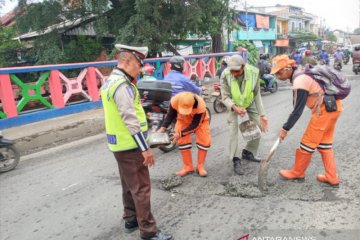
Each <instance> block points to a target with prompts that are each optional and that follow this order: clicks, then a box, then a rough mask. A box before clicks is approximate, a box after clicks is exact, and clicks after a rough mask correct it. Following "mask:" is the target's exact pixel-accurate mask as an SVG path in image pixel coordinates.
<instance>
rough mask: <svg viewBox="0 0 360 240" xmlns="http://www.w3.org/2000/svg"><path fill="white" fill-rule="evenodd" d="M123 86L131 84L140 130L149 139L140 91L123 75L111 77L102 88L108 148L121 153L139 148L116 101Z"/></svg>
mask: <svg viewBox="0 0 360 240" xmlns="http://www.w3.org/2000/svg"><path fill="white" fill-rule="evenodd" d="M121 84H129V86H131V87H132V89H133V90H134V91H133V92H134V93H135V98H134V107H135V111H136V116H137V119H138V121H139V123H140V129H141V131H142V132H143V134H144V135H145V137H147V130H148V125H147V120H146V114H145V111H144V109H143V107H142V106H141V102H140V98H139V91H138V90H137V88H136V86H135V85H134V84H132V83H130V82H129V81H127V80H126V78H125V77H124V76H121V75H110V77H109V78H108V79H107V80H106V82H105V83H104V85H103V86H102V87H101V100H102V103H103V106H104V112H105V129H106V134H107V139H108V146H109V148H110V150H111V151H113V152H119V151H126V150H131V149H136V148H138V146H137V144H136V142H135V140H134V139H133V137H132V136H131V133H130V131H129V130H128V128H127V127H126V125H125V123H124V121H123V119H122V118H121V116H120V114H119V112H118V109H117V106H116V103H115V100H114V94H115V92H116V89H117V88H118V87H119V86H120V85H121Z"/></svg>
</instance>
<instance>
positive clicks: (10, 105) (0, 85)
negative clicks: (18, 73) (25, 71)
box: [0, 74, 18, 118]
mask: <svg viewBox="0 0 360 240" xmlns="http://www.w3.org/2000/svg"><path fill="white" fill-rule="evenodd" d="M0 95H1V101H2V105H3V110H4V112H5V113H6V115H7V117H8V118H10V117H16V116H17V115H18V112H17V110H16V102H15V99H14V92H13V89H12V86H11V82H10V75H9V74H0Z"/></svg>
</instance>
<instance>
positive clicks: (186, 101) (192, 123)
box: [158, 92, 211, 177]
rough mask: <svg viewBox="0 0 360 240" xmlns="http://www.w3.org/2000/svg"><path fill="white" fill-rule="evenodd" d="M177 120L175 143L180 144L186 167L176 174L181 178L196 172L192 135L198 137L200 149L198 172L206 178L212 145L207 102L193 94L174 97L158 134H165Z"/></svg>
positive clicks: (180, 94) (197, 142) (188, 93)
mask: <svg viewBox="0 0 360 240" xmlns="http://www.w3.org/2000/svg"><path fill="white" fill-rule="evenodd" d="M175 119H176V125H175V134H174V136H173V142H177V143H178V144H179V149H180V153H181V156H182V160H183V164H184V167H183V169H182V170H180V171H179V172H177V173H176V174H177V175H178V176H180V177H183V176H185V175H187V174H188V173H192V172H194V166H193V162H192V154H191V147H192V139H191V134H192V133H195V135H196V145H197V147H198V164H197V168H196V169H197V172H198V173H199V175H200V176H201V177H206V176H207V172H206V170H205V169H204V163H205V159H206V154H207V151H208V150H209V148H210V144H211V134H210V126H209V114H208V112H207V111H206V103H205V101H204V100H203V99H202V98H201V97H200V96H198V95H196V94H194V93H191V92H182V93H179V94H177V95H176V96H174V97H173V98H172V99H171V101H170V107H169V111H168V113H167V115H166V118H165V121H164V123H163V125H162V126H161V128H160V129H159V130H158V132H165V131H166V129H167V128H168V126H169V125H170V124H171V123H172V122H173V121H174V120H175Z"/></svg>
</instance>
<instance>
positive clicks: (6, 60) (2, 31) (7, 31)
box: [0, 26, 24, 67]
mask: <svg viewBox="0 0 360 240" xmlns="http://www.w3.org/2000/svg"><path fill="white" fill-rule="evenodd" d="M15 36H16V34H15V31H14V29H13V28H12V27H9V28H3V27H2V26H0V67H10V66H15V65H18V64H19V63H21V62H22V59H21V57H22V55H21V54H22V53H23V51H24V46H23V45H22V44H21V43H19V42H18V41H15V40H12V38H14V37H15Z"/></svg>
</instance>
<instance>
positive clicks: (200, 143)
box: [175, 119, 211, 151]
mask: <svg viewBox="0 0 360 240" xmlns="http://www.w3.org/2000/svg"><path fill="white" fill-rule="evenodd" d="M188 125H189V124H188V123H185V122H183V121H179V120H178V121H176V125H175V131H176V132H180V131H181V130H183V129H184V128H186V127H187V126H188ZM195 135H196V145H197V147H198V148H199V149H202V150H205V151H207V150H209V148H210V145H211V134H210V126H209V120H207V119H206V120H204V121H203V122H202V123H200V126H199V127H198V128H197V129H196V131H195ZM191 142H192V140H191V134H189V135H187V136H183V137H181V138H180V139H179V140H178V142H177V143H178V145H179V149H180V150H185V149H190V148H191V146H192V144H191Z"/></svg>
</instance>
